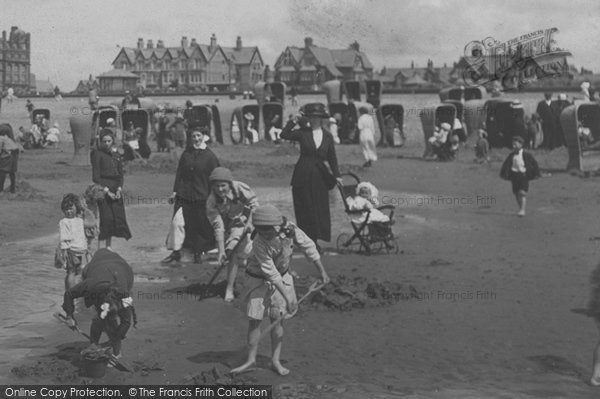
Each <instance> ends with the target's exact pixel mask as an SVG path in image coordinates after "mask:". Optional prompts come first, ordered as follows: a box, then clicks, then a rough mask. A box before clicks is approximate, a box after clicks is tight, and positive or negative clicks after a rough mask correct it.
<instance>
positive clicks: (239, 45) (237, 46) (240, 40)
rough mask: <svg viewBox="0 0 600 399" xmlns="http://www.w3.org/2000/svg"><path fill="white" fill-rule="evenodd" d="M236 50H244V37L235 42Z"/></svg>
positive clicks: (239, 37)
mask: <svg viewBox="0 0 600 399" xmlns="http://www.w3.org/2000/svg"><path fill="white" fill-rule="evenodd" d="M235 48H236V49H237V50H241V49H242V37H241V36H238V37H237V39H236V41H235Z"/></svg>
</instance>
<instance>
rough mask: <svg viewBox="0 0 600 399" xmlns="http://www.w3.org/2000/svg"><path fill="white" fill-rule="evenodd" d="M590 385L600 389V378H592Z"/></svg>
mask: <svg viewBox="0 0 600 399" xmlns="http://www.w3.org/2000/svg"><path fill="white" fill-rule="evenodd" d="M590 385H591V386H593V387H600V378H596V377H592V378H590Z"/></svg>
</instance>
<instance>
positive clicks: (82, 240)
mask: <svg viewBox="0 0 600 399" xmlns="http://www.w3.org/2000/svg"><path fill="white" fill-rule="evenodd" d="M80 203H81V202H80V199H79V197H78V196H76V195H75V194H66V195H65V196H64V197H63V200H62V203H61V205H60V207H61V209H62V211H63V212H64V214H65V217H64V218H63V219H61V220H60V222H59V223H58V234H59V247H58V251H60V255H61V259H62V268H64V269H66V270H67V276H66V277H65V289H66V290H68V289H69V288H71V287H73V286H74V285H75V284H76V283H77V276H79V275H80V274H81V269H82V263H83V257H84V256H85V254H86V253H87V252H88V242H87V238H86V235H85V228H84V223H83V218H81V217H80V216H78V214H77V213H78V212H77V209H78V208H79V207H80ZM57 266H58V265H57Z"/></svg>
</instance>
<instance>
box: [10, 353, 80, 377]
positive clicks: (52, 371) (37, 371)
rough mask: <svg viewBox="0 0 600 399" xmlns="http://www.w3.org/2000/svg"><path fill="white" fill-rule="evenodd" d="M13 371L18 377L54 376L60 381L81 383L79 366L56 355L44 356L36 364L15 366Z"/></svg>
mask: <svg viewBox="0 0 600 399" xmlns="http://www.w3.org/2000/svg"><path fill="white" fill-rule="evenodd" d="M11 373H12V374H14V375H15V376H17V377H18V378H27V379H31V378H33V379H39V378H40V377H43V378H48V377H50V378H52V379H53V380H54V381H56V382H59V383H80V382H81V381H82V378H81V377H80V376H79V368H77V367H76V366H74V365H73V364H71V363H69V362H68V361H65V360H60V359H57V358H55V357H49V358H42V359H41V360H38V362H37V363H36V364H34V365H24V366H18V367H13V368H12V369H11Z"/></svg>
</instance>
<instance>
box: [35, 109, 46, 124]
mask: <svg viewBox="0 0 600 399" xmlns="http://www.w3.org/2000/svg"><path fill="white" fill-rule="evenodd" d="M38 115H41V116H42V117H43V118H46V120H48V123H49V122H50V110H49V109H48V108H36V109H34V110H33V111H32V112H31V123H35V121H36V119H37V118H38Z"/></svg>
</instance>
